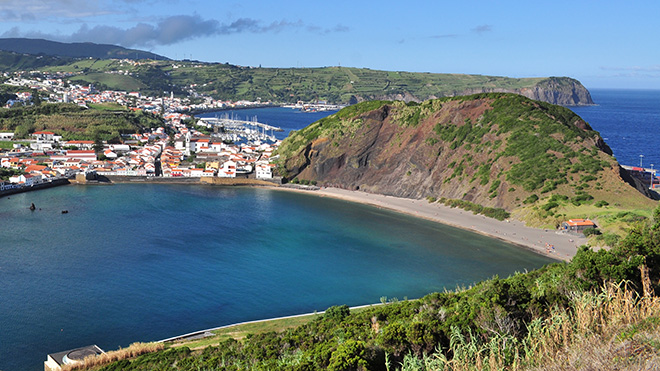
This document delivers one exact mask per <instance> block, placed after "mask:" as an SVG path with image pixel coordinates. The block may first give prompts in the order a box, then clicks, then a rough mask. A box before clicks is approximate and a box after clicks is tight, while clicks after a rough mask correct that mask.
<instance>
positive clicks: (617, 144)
mask: <svg viewBox="0 0 660 371" xmlns="http://www.w3.org/2000/svg"><path fill="white" fill-rule="evenodd" d="M590 92H591V97H592V98H593V100H594V102H596V104H597V106H590V107H571V109H572V110H573V111H574V112H575V113H577V114H578V115H580V116H581V117H582V118H583V119H584V120H585V121H587V122H588V123H589V124H590V125H591V127H592V128H593V129H594V130H597V131H599V132H600V134H601V136H602V137H603V138H604V139H605V142H606V143H607V144H608V145H609V146H610V147H611V148H612V151H613V152H614V156H615V157H616V159H617V160H618V161H619V163H620V164H622V165H630V166H639V161H640V155H643V156H644V157H642V158H641V159H642V165H643V166H644V167H647V168H650V167H651V164H653V165H654V167H655V168H657V167H658V166H660V90H609V89H593V90H590Z"/></svg>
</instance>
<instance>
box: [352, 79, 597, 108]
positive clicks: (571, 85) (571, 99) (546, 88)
mask: <svg viewBox="0 0 660 371" xmlns="http://www.w3.org/2000/svg"><path fill="white" fill-rule="evenodd" d="M480 93H513V94H519V95H522V96H525V97H527V98H530V99H534V100H539V101H541V102H547V103H551V104H557V105H560V106H589V105H593V104H594V101H593V100H592V99H591V93H589V90H587V88H585V87H584V85H582V84H581V83H580V82H579V81H578V80H575V79H572V78H570V77H549V78H546V79H542V80H540V81H539V82H537V83H535V84H531V85H530V86H528V87H523V88H501V87H488V86H479V87H473V88H467V89H463V90H454V91H452V92H444V91H438V92H436V93H435V94H428V95H426V96H419V94H418V93H417V95H415V93H414V92H413V93H411V92H408V91H406V92H404V93H397V94H383V95H373V96H356V100H355V101H356V102H363V101H365V100H374V99H379V100H402V101H404V102H421V101H423V100H428V99H437V98H440V97H446V96H459V95H472V94H480Z"/></svg>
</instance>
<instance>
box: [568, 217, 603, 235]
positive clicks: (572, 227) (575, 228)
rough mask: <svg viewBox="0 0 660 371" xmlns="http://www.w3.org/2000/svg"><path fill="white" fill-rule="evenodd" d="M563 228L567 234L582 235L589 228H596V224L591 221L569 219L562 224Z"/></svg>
mask: <svg viewBox="0 0 660 371" xmlns="http://www.w3.org/2000/svg"><path fill="white" fill-rule="evenodd" d="M561 228H562V229H563V230H564V231H566V232H576V233H582V232H584V230H585V229H587V228H596V223H594V222H592V221H591V220H589V219H569V220H568V221H565V222H563V223H561Z"/></svg>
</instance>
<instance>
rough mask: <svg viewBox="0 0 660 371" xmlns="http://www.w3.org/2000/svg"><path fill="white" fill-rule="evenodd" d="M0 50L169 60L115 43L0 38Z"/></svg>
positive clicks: (49, 54) (107, 57)
mask: <svg viewBox="0 0 660 371" xmlns="http://www.w3.org/2000/svg"><path fill="white" fill-rule="evenodd" d="M0 50H5V51H8V52H14V53H25V54H33V55H48V56H58V57H70V58H99V59H124V58H125V59H154V60H169V58H167V57H164V56H162V55H158V54H154V53H151V52H146V51H143V50H137V49H127V48H124V47H121V46H117V45H109V44H95V43H91V42H84V43H62V42H57V41H50V40H44V39H27V38H0Z"/></svg>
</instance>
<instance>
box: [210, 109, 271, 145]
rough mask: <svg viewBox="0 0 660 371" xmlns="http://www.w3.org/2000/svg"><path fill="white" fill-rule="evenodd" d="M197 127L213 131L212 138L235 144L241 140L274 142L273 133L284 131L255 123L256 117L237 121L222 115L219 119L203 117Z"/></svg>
mask: <svg viewBox="0 0 660 371" xmlns="http://www.w3.org/2000/svg"><path fill="white" fill-rule="evenodd" d="M197 124H198V125H202V126H206V127H208V128H212V129H213V134H211V136H212V137H215V138H219V139H221V140H227V141H232V142H236V141H238V140H241V139H245V140H248V141H254V140H262V141H270V142H275V141H277V138H275V135H274V132H276V131H284V130H282V129H281V128H279V127H277V126H271V125H268V124H264V123H261V122H258V121H257V118H256V116H255V117H254V118H253V119H252V120H250V121H247V120H238V119H236V118H234V117H230V116H229V115H228V114H224V115H223V116H221V117H203V118H200V119H199V122H198V123H197Z"/></svg>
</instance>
